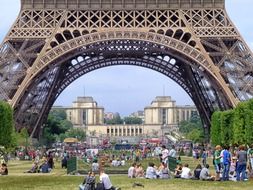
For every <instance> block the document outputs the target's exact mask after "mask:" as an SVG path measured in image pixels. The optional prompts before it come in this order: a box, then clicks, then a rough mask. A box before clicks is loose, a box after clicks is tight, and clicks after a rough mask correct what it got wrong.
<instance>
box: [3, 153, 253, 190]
mask: <svg viewBox="0 0 253 190" xmlns="http://www.w3.org/2000/svg"><path fill="white" fill-rule="evenodd" d="M183 161H184V162H188V163H189V164H190V166H192V167H193V166H195V165H196V164H197V163H196V161H194V160H192V158H186V157H185V158H183ZM8 166H9V167H8V168H9V176H0V189H1V190H2V189H3V190H8V189H10V190H16V189H17V190H20V189H25V190H26V189H36V190H37V189H38V190H72V189H73V190H75V189H78V185H79V184H80V183H81V182H82V180H83V176H68V175H66V170H65V169H61V168H60V165H59V163H57V164H56V168H55V169H54V170H53V172H52V173H50V174H27V173H24V171H26V170H28V169H29V168H30V167H31V162H29V161H11V162H9V164H8ZM110 178H111V180H112V183H113V184H115V185H116V186H118V187H121V189H122V190H135V189H136V190H138V189H143V188H142V187H135V188H133V187H132V185H133V183H134V182H139V183H142V184H143V185H144V186H145V188H144V189H145V190H167V189H168V190H174V189H175V190H176V189H180V190H196V189H204V190H217V189H218V190H223V189H224V190H227V189H229V190H242V189H243V190H252V187H253V180H250V181H247V182H203V181H195V180H181V179H172V180H147V179H129V178H127V176H125V175H112V176H110Z"/></svg>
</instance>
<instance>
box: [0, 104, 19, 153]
mask: <svg viewBox="0 0 253 190" xmlns="http://www.w3.org/2000/svg"><path fill="white" fill-rule="evenodd" d="M13 123H14V122H13V111H12V108H11V106H10V105H9V104H8V103H6V102H3V101H0V145H1V146H4V147H5V149H10V148H12V147H13V146H15V145H16V142H15V141H16V139H15V135H14V131H15V130H14V125H13Z"/></svg>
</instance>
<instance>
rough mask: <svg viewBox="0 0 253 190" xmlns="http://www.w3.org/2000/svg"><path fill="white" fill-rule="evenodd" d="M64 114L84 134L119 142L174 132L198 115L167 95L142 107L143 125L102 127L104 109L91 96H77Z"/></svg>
mask: <svg viewBox="0 0 253 190" xmlns="http://www.w3.org/2000/svg"><path fill="white" fill-rule="evenodd" d="M66 113H67V119H68V120H69V121H71V122H72V123H73V125H74V126H75V127H81V128H84V129H85V130H87V132H88V134H92V135H96V136H101V137H102V136H106V137H111V138H112V137H116V138H119V139H122V137H140V136H143V137H152V136H164V135H166V134H169V133H171V131H177V129H178V124H179V123H180V122H181V121H183V120H189V119H190V118H191V117H192V116H193V115H194V114H198V112H197V109H196V107H195V106H189V105H186V106H177V105H176V101H174V100H172V99H171V97H170V96H157V97H156V98H155V100H153V101H152V102H151V105H150V106H147V107H145V108H144V123H143V124H140V125H126V124H125V125H124V124H123V125H105V124H104V119H105V114H104V108H103V107H99V106H98V105H97V102H95V101H94V100H93V98H92V97H78V98H77V100H76V101H74V102H73V105H72V107H70V108H66ZM107 117H108V116H107Z"/></svg>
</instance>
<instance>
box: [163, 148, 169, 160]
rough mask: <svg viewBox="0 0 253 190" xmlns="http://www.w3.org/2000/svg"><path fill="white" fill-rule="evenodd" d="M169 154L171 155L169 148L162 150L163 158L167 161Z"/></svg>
mask: <svg viewBox="0 0 253 190" xmlns="http://www.w3.org/2000/svg"><path fill="white" fill-rule="evenodd" d="M168 156H169V151H168V149H164V150H163V151H162V159H163V161H166V160H167V159H168Z"/></svg>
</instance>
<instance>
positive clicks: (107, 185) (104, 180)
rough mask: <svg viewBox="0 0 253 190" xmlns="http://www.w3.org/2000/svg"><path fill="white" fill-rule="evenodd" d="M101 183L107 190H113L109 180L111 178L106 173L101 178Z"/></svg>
mask: <svg viewBox="0 0 253 190" xmlns="http://www.w3.org/2000/svg"><path fill="white" fill-rule="evenodd" d="M99 179H100V181H101V182H102V183H103V184H104V188H105V189H111V188H112V183H111V180H110V178H109V176H108V175H107V174H105V173H102V174H101V175H100V177H99Z"/></svg>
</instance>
